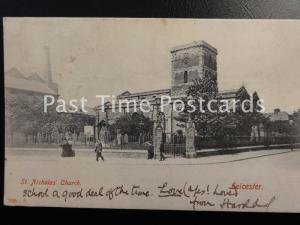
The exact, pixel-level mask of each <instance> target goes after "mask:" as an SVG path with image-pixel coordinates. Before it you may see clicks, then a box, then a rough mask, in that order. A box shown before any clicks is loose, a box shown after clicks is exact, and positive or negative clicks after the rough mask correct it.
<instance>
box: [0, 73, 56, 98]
mask: <svg viewBox="0 0 300 225" xmlns="http://www.w3.org/2000/svg"><path fill="white" fill-rule="evenodd" d="M4 86H5V88H12V89H17V90H23V91H30V92H38V93H43V94H52V95H57V93H56V92H55V91H53V90H52V89H51V88H49V87H48V86H47V85H46V84H45V82H44V80H43V79H42V78H41V77H40V76H39V75H38V74H37V73H35V74H32V75H30V76H29V77H26V76H25V75H24V74H22V73H21V72H20V71H19V70H18V69H17V68H12V69H10V70H8V71H7V72H6V73H5V78H4Z"/></svg>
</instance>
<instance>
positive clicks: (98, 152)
mask: <svg viewBox="0 0 300 225" xmlns="http://www.w3.org/2000/svg"><path fill="white" fill-rule="evenodd" d="M95 152H96V161H97V162H98V161H99V157H100V158H101V159H102V161H103V162H104V157H103V156H102V143H101V142H100V140H97V142H96V147H95Z"/></svg>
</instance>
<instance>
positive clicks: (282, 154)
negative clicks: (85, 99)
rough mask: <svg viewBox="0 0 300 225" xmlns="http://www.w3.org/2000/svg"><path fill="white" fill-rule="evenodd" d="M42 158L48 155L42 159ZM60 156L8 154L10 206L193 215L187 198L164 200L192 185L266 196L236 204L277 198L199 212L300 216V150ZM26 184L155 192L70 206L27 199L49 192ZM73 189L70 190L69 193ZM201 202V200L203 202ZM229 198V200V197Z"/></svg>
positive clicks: (7, 199)
mask: <svg viewBox="0 0 300 225" xmlns="http://www.w3.org/2000/svg"><path fill="white" fill-rule="evenodd" d="M41 152H42V153H41ZM59 153H60V152H59V151H50V150H48V151H44V150H40V151H36V150H35V151H23V152H22V151H6V154H5V158H6V160H5V187H4V191H5V197H4V202H5V204H9V205H26V206H63V207H92V208H99V207H101V208H142V209H177V210H178V209H179V210H182V209H185V210H193V207H192V205H191V201H192V200H193V199H191V198H186V197H184V196H183V197H181V198H179V197H177V198H174V197H173V198H159V188H158V187H160V186H161V185H163V184H165V183H167V184H168V186H170V188H171V189H170V190H173V191H174V190H177V189H178V190H180V188H182V187H183V186H184V185H185V184H186V183H187V184H189V185H194V187H196V186H199V187H203V186H204V187H206V186H207V185H209V186H210V187H216V186H219V187H220V188H222V189H224V190H228V188H229V187H230V186H231V185H232V184H233V183H237V184H257V185H260V186H261V187H262V188H261V189H260V190H245V191H241V193H240V194H239V197H238V198H237V197H230V201H235V202H236V201H243V202H244V201H246V200H247V199H250V200H251V202H253V201H255V200H256V199H259V202H260V203H265V202H268V201H269V200H270V199H273V198H275V201H274V203H272V205H271V206H270V207H268V208H267V209H266V208H258V207H256V208H247V209H241V208H235V209H232V208H228V209H223V208H220V207H219V205H215V206H214V207H204V206H198V207H196V210H229V211H263V212H265V211H272V212H300V192H299V185H300V149H294V150H293V151H291V150H290V149H273V150H261V151H247V152H235V153H233V154H226V155H214V156H207V157H199V158H194V159H187V158H180V157H177V158H173V157H171V158H167V159H166V160H165V161H159V160H147V159H145V158H139V159H137V158H115V157H111V158H110V157H105V161H104V162H103V161H101V160H100V161H99V162H96V160H95V154H94V153H93V152H92V151H79V152H78V154H76V157H70V158H63V157H61V156H60V154H59ZM22 179H26V180H28V182H31V181H32V180H33V179H47V180H48V179H51V180H57V181H59V180H65V179H68V180H75V181H80V186H79V187H77V186H69V187H66V186H62V185H56V186H54V187H48V188H49V191H53V190H57V191H59V192H62V193H65V191H72V190H73V191H76V190H80V189H83V190H84V191H86V190H89V189H92V190H95V191H96V192H97V190H99V187H103V188H104V190H116V189H115V188H116V187H121V186H122V187H124V188H129V189H130V187H131V186H132V185H136V186H139V187H140V189H142V190H145V191H147V190H148V191H150V193H151V196H150V197H148V198H145V197H137V196H123V197H122V196H120V197H115V199H114V200H107V198H106V197H105V196H104V197H101V198H84V199H70V200H68V201H64V200H62V199H55V198H47V199H43V198H24V197H23V191H24V189H28V190H33V189H32V188H35V191H38V190H44V189H43V187H42V186H28V185H27V186H26V185H25V186H24V184H22ZM66 188H68V189H66ZM204 197H205V196H203V197H199V198H200V199H204V200H209V201H213V202H215V203H218V204H219V203H221V202H222V201H223V200H225V199H224V197H222V196H216V195H211V194H209V195H207V198H206V197H205V198H204ZM199 198H198V200H199ZM225 198H228V197H225Z"/></svg>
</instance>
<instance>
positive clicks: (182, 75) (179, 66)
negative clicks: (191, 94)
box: [171, 41, 218, 99]
mask: <svg viewBox="0 0 300 225" xmlns="http://www.w3.org/2000/svg"><path fill="white" fill-rule="evenodd" d="M217 54H218V51H217V49H216V48H214V47H213V46H211V45H210V44H208V43H206V42H204V41H198V42H193V43H190V44H186V45H180V46H176V47H173V48H172V49H171V55H172V68H171V71H172V84H171V96H172V98H174V99H176V98H184V97H186V91H187V89H188V87H189V86H190V85H191V84H193V79H196V78H202V77H203V76H216V77H217Z"/></svg>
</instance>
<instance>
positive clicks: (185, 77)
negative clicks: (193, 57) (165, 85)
mask: <svg viewBox="0 0 300 225" xmlns="http://www.w3.org/2000/svg"><path fill="white" fill-rule="evenodd" d="M187 82H188V72H187V71H184V74H183V83H187Z"/></svg>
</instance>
